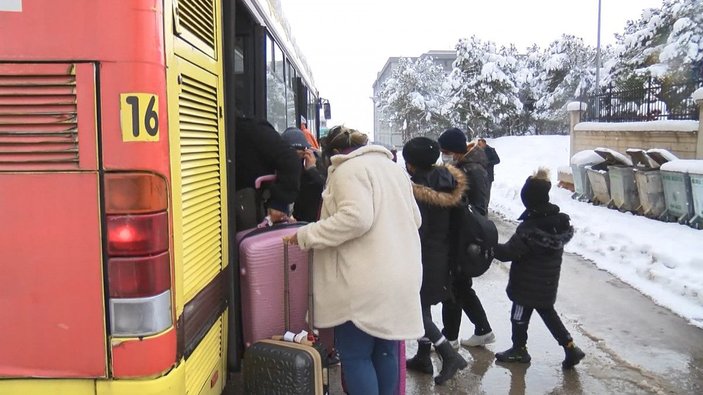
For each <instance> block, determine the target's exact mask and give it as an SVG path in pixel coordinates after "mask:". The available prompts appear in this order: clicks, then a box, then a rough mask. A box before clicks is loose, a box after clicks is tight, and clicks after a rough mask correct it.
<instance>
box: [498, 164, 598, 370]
mask: <svg viewBox="0 0 703 395" xmlns="http://www.w3.org/2000/svg"><path fill="white" fill-rule="evenodd" d="M551 186H552V184H551V182H550V180H549V171H548V170H547V169H545V168H540V169H539V170H538V171H537V172H535V174H533V175H532V176H530V177H528V178H527V181H525V185H524V186H523V187H522V191H521V193H520V197H521V198H522V202H523V204H524V205H525V212H523V213H522V215H521V216H520V218H519V219H520V220H522V223H521V224H520V225H518V227H517V229H516V230H515V234H514V235H513V236H512V237H511V238H510V240H508V242H507V243H505V244H499V245H498V246H497V247H496V249H495V257H496V259H498V260H500V261H503V262H506V261H512V264H511V266H510V279H509V280H508V287H507V293H508V297H509V298H510V300H511V301H512V302H513V308H512V310H511V313H510V314H511V316H510V321H511V323H512V331H513V335H512V341H513V346H512V347H511V348H510V349H509V350H506V351H503V352H499V353H497V354H496V359H497V360H498V361H500V362H525V363H527V362H530V359H531V357H530V354H528V353H527V347H526V345H527V327H528V325H529V323H530V317H531V316H532V312H533V311H534V310H537V313H538V314H539V315H540V317H542V320H543V321H544V324H545V325H546V326H547V328H548V329H549V332H551V334H552V336H554V338H555V339H556V340H557V342H559V345H560V346H562V347H564V352H565V354H566V357H565V358H564V361H563V362H562V366H563V367H564V368H571V367H573V366H575V365H576V364H578V363H579V362H580V361H581V359H583V357H584V356H585V355H586V354H585V353H584V352H583V351H581V349H580V348H578V347H576V346H575V345H574V342H573V339H572V338H571V334H569V331H568V330H567V329H566V327H564V324H563V323H562V322H561V319H560V318H559V315H558V314H557V312H556V310H554V303H555V302H556V298H557V288H558V286H559V275H560V271H561V261H562V255H563V253H564V245H565V244H566V243H567V242H568V241H569V240H571V237H572V236H573V235H574V228H573V227H572V226H571V224H570V221H569V216H568V215H566V214H564V213H561V212H559V207H558V206H557V205H554V204H551V203H549V189H550V188H551Z"/></svg>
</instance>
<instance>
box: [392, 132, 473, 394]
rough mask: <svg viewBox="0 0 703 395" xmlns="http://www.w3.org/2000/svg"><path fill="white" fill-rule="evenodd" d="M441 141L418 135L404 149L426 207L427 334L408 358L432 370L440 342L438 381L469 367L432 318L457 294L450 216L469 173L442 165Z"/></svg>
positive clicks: (411, 364)
mask: <svg viewBox="0 0 703 395" xmlns="http://www.w3.org/2000/svg"><path fill="white" fill-rule="evenodd" d="M438 158H439V145H438V144H437V142H436V141H434V140H432V139H429V138H427V137H415V138H413V139H411V140H410V141H408V142H407V143H406V144H405V146H404V147H403V159H405V168H406V169H407V171H408V173H409V174H410V180H411V181H412V182H413V195H414V196H415V200H416V201H417V205H418V207H419V208H420V214H421V217H422V225H421V226H420V229H419V232H420V245H421V250H422V288H421V289H420V302H421V305H422V323H423V326H424V328H425V335H424V336H423V337H422V338H421V339H419V340H418V342H417V354H416V355H415V356H414V357H412V358H410V359H408V360H407V362H406V366H407V368H408V369H409V370H414V371H418V372H421V373H427V374H432V373H433V371H434V369H433V366H432V360H431V359H430V351H431V348H432V345H433V344H434V346H435V348H436V349H437V352H439V355H440V356H441V357H442V369H441V371H440V373H439V375H438V376H437V377H435V378H434V380H435V383H436V384H438V385H441V384H444V383H445V382H446V381H447V380H449V379H451V378H452V377H454V375H455V374H456V372H457V371H458V370H460V369H464V368H465V367H466V366H467V362H466V360H464V358H462V356H461V355H459V353H458V352H457V351H456V350H455V349H454V348H452V346H451V344H450V343H449V342H448V341H447V339H446V338H445V337H444V336H443V335H442V333H441V332H440V331H439V329H438V328H437V326H436V325H435V324H434V322H433V321H432V312H431V310H430V309H431V307H432V306H433V305H435V304H437V303H440V302H444V301H446V300H448V299H450V298H451V297H452V295H451V278H450V274H449V256H450V248H451V246H450V215H451V213H452V208H453V207H457V206H458V205H459V204H460V203H461V200H462V197H463V194H464V190H465V189H466V176H464V174H463V173H462V172H461V171H460V170H459V169H457V168H455V167H453V166H441V165H440V166H436V165H435V163H436V162H437V159H438Z"/></svg>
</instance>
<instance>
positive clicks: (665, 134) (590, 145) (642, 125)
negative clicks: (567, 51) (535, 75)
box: [569, 100, 703, 159]
mask: <svg viewBox="0 0 703 395" xmlns="http://www.w3.org/2000/svg"><path fill="white" fill-rule="evenodd" d="M574 104H576V103H570V105H569V109H570V111H569V118H570V121H571V142H570V143H571V144H570V156H573V155H574V154H575V153H577V152H579V151H583V150H586V149H594V148H597V147H605V148H610V149H613V150H615V151H618V152H620V153H622V154H625V150H627V149H628V148H641V149H650V148H663V149H666V150H669V151H671V152H672V153H673V154H674V155H676V156H678V157H679V158H681V159H703V122H701V121H703V100H699V101H697V104H698V109H699V111H700V116H699V119H700V120H701V121H698V122H696V121H666V122H665V124H666V125H670V127H671V130H665V129H662V128H660V127H657V128H652V127H651V126H652V124H653V123H654V122H652V123H650V122H629V123H627V125H624V124H621V125H617V124H608V123H596V122H588V123H582V122H581V114H582V111H581V110H579V109H578V108H579V106H578V105H574ZM655 122H656V121H655ZM577 125H578V126H577ZM616 125H617V126H616ZM612 129H618V130H612ZM652 129H656V130H652Z"/></svg>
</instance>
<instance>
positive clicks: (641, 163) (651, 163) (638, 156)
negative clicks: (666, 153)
mask: <svg viewBox="0 0 703 395" xmlns="http://www.w3.org/2000/svg"><path fill="white" fill-rule="evenodd" d="M625 152H626V153H627V154H628V155H630V158H632V164H633V165H634V166H635V167H638V168H640V169H646V170H648V169H656V168H658V167H659V163H657V162H656V161H655V160H654V159H652V158H650V157H649V156H648V155H647V153H646V152H645V151H644V150H643V149H640V148H628V149H627V151H625Z"/></svg>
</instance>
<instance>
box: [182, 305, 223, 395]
mask: <svg viewBox="0 0 703 395" xmlns="http://www.w3.org/2000/svg"><path fill="white" fill-rule="evenodd" d="M221 338H222V318H221V317H220V318H219V319H218V320H217V321H216V322H215V324H214V325H213V326H212V329H210V331H209V332H208V334H207V335H205V338H203V340H202V341H201V342H200V345H198V347H197V348H196V349H195V351H193V354H191V356H190V358H188V360H187V361H186V394H188V395H192V394H198V393H200V390H201V389H202V387H203V385H205V384H208V385H209V383H210V380H209V378H210V375H211V374H212V372H213V371H214V370H215V369H217V368H218V367H219V363H220V358H221V357H222V349H221Z"/></svg>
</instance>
